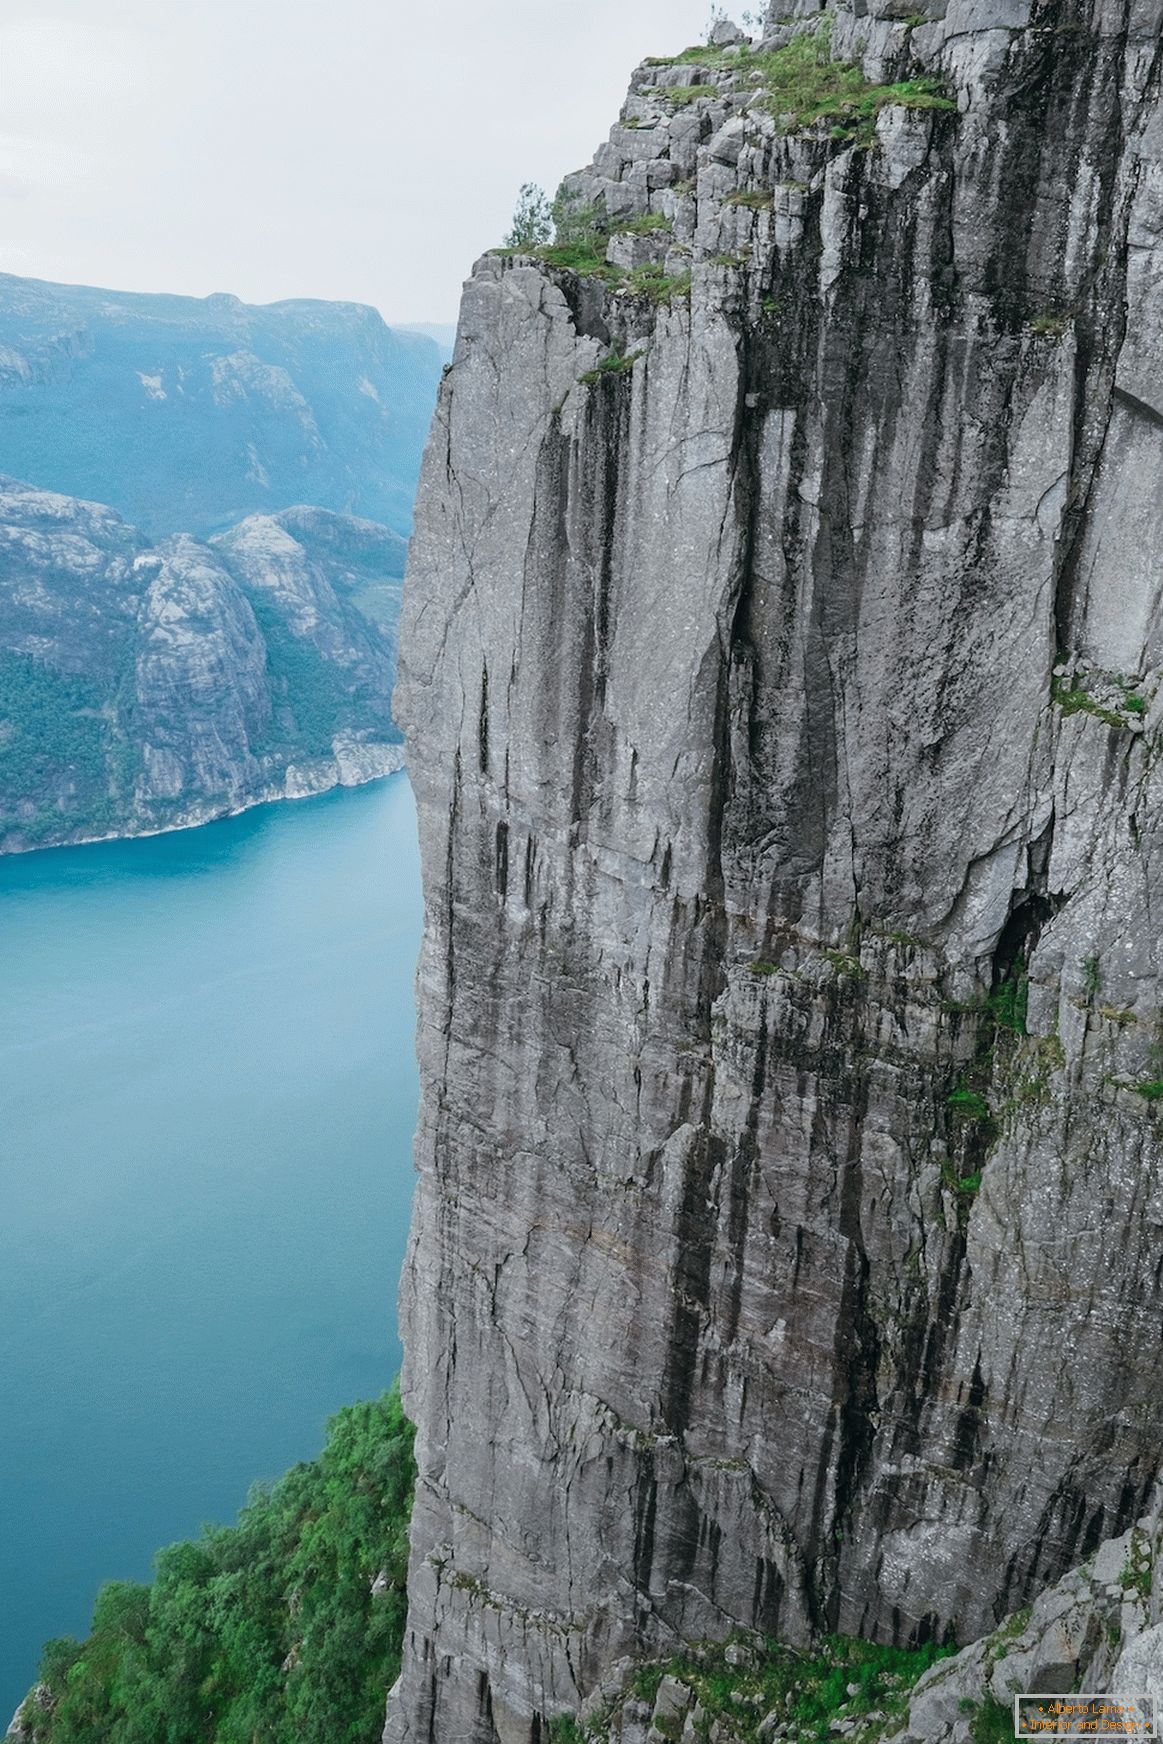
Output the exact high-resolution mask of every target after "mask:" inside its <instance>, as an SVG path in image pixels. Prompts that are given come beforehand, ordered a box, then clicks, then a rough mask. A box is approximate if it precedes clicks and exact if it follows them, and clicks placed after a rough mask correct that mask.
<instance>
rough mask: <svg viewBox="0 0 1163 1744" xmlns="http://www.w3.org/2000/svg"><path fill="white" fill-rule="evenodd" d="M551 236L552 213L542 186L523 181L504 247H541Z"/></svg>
mask: <svg viewBox="0 0 1163 1744" xmlns="http://www.w3.org/2000/svg"><path fill="white" fill-rule="evenodd" d="M552 236H553V214H552V211H551V209H550V205H549V201H548V200H547V199H546V197H545V190H544V188H539V187H538V186H537V183H536V182H524V183H523V184H522V186H521V191H520V193H519V194H518V195H517V207H516V210H515V211H514V213H513V228H512V229H511V230H510V232H509V234H508V236H506V238H505V247H506V248H519V249H530V248H543V247H544V246H545V244H546V243H547V242H549V241H550V240H551V238H552Z"/></svg>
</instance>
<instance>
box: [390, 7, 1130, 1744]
mask: <svg viewBox="0 0 1163 1744" xmlns="http://www.w3.org/2000/svg"><path fill="white" fill-rule="evenodd" d="M910 8H911V10H910V15H909V16H908V17H900V18H898V17H897V16H896V14H897V13H898V12H901V13H903V12H904V10H905V8H904V6H903V5H902V6H896V5H894V4H893V0H873V3H872V4H871V5H869V6H867V7H862V8H861V10H860V14H859V15H857V14H855V13H853V12H851V11H847V10H844V9H840V10H837V11H836V12H835V13H834V14H833V15H832V22H831V24H830V25H829V26H827V27H826V28H827V29H829V30H830V33H831V34H830V52H831V54H832V56H833V57H835V58H836V59H838V60H840V61H845V62H847V61H853V62H859V63H860V65H861V67H862V72H861V74H860V75H853V81H852V83H851V87H850V88H851V89H852V90H853V91H857V90H859V91H860V92H861V93H863V99H864V104H863V108H862V109H861V111H860V114H859V117H857V116H856V113H855V111H851V112H849V111H845V112H842V113H841V114H840V117H839V119H838V120H837V118H836V116H835V115H833V116H831V117H829V116H825V117H824V119H822V120H815V121H813V120H811V118H810V117H807V116H806V115H805V114H804V113H803V112H802V111H801V112H800V113H799V114H797V115H796V116H795V118H794V119H793V120H789V117H788V115H787V114H781V113H780V112H779V104H778V102H773V100H772V98H771V95H770V90H769V88H768V86H767V85H765V79H768V78H769V76H770V71H771V68H772V66H773V65H774V64H775V63H773V62H772V61H770V60H764V59H763V57H762V56H756V55H755V54H753V53H752V52H750V51H747V50H739V49H737V48H731V47H727V48H726V49H725V50H724V51H723V52H721V53H719V54H712V55H706V56H703V57H701V58H698V59H692V60H685V61H679V62H677V63H675V64H661V65H650V64H648V65H646V66H644V67H643V68H640V69H639V71H638V72H637V73H636V75H635V78H634V82H633V85H632V88H631V92H630V96H629V97H628V99H627V103H626V106H625V109H624V111H623V116H622V119H621V121H620V122H619V124H618V126H617V127H615V129H614V130H613V132H612V133H611V136H610V140H609V143H608V144H607V145H605V146H603V147H602V149H601V151H600V152H599V153H598V155H597V158H596V159H595V162H594V164H593V165H592V166H591V168H590V169H589V170H587V171H585V172H583V173H582V174H581V175H579V176H576V177H573V178H571V180H570V183H569V184H568V192H569V194H570V196H571V197H572V198H573V200H574V201H575V202H576V203H577V204H578V206H579V207H586V206H593V207H595V208H596V209H597V212H598V214H599V215H600V217H601V222H602V223H603V224H604V226H605V227H606V228H607V229H608V230H612V231H613V232H614V234H613V235H612V237H611V239H610V241H609V244H608V250H607V252H606V264H605V265H604V266H602V267H601V268H600V269H598V270H596V271H594V270H589V269H584V270H582V271H580V272H579V271H571V270H569V269H568V268H567V267H565V266H564V265H562V264H561V260H562V257H561V256H560V255H559V256H557V257H554V256H553V255H552V253H550V254H549V256H548V258H540V259H537V258H533V257H529V256H517V257H510V258H504V257H500V256H491V257H486V258H485V259H483V260H482V261H480V262H479V263H478V264H477V267H476V269H475V271H474V274H473V277H472V279H471V280H470V281H469V283H468V285H467V287H466V290H465V297H464V303H463V307H462V313H461V321H460V329H459V335H458V340H457V346H456V353H455V359H454V363H453V366H452V369H451V371H450V373H449V374H448V376H447V377H446V380H445V382H444V386H443V389H442V392H441V397H440V403H439V408H438V412H437V418H436V423H435V426H434V430H433V434H432V437H431V439H430V443H429V448H428V453H427V459H426V462H425V467H424V473H423V479H422V484H421V493H420V500H419V505H418V512H417V531H416V536H415V540H414V544H413V549H412V555H411V559H410V569H409V581H408V586H407V589H406V598H405V609H404V627H403V645H402V656H401V658H402V665H401V680H400V685H399V688H398V691H397V698H396V708H397V715H398V718H399V720H400V722H401V724H402V725H403V726H404V728H405V730H406V733H407V736H408V740H409V747H410V750H409V755H410V766H411V770H412V778H413V782H414V785H415V788H416V793H417V797H418V801H419V807H420V820H421V831H422V846H423V856H424V881H425V894H426V934H425V944H424V951H423V959H422V964H421V970H420V978H419V989H420V1055H421V1067H422V1078H423V1106H422V1113H421V1123H420V1130H419V1136H418V1144H417V1156H418V1162H419V1169H420V1183H419V1191H418V1198H417V1204H416V1211H415V1222H414V1230H413V1238H412V1244H411V1251H410V1258H409V1262H408V1267H407V1272H406V1276H405V1282H404V1290H403V1311H404V1327H405V1338H406V1349H407V1358H406V1367H405V1376H404V1384H405V1399H406V1404H407V1407H408V1410H409V1412H410V1414H411V1415H412V1416H413V1417H414V1418H415V1420H416V1422H417V1424H418V1430H419V1435H418V1443H417V1453H418V1459H419V1469H420V1481H419V1486H418V1492H417V1502H416V1509H415V1516H414V1525H413V1552H412V1571H411V1586H410V1593H411V1612H410V1622H409V1638H408V1644H407V1654H406V1664H405V1671H404V1676H403V1679H402V1681H401V1684H400V1686H399V1687H398V1689H397V1691H396V1692H395V1693H394V1696H393V1699H392V1702H391V1704H390V1706H389V1719H388V1729H387V1733H386V1736H387V1738H388V1739H390V1740H395V1741H398V1744H404V1741H407V1744H419V1741H420V1740H424V1741H426V1744H451V1741H452V1740H457V1741H458V1744H494V1741H496V1740H502V1741H503V1744H534V1741H539V1740H544V1739H545V1737H546V1729H547V1723H548V1719H549V1717H551V1716H552V1715H554V1714H556V1713H559V1712H566V1711H575V1710H576V1709H577V1708H578V1706H579V1704H580V1703H581V1701H582V1700H583V1699H584V1698H585V1697H586V1696H587V1694H589V1693H590V1692H591V1691H592V1690H593V1689H594V1688H595V1687H596V1686H597V1685H598V1684H599V1683H600V1681H601V1680H602V1678H603V1677H605V1676H606V1675H607V1674H608V1673H609V1672H610V1670H611V1668H612V1667H613V1666H615V1665H616V1664H617V1663H618V1662H619V1661H621V1660H623V1659H625V1658H627V1657H630V1656H634V1655H637V1654H642V1653H645V1652H665V1651H667V1650H668V1649H669V1648H671V1647H672V1646H673V1645H674V1644H675V1643H676V1642H678V1641H681V1640H683V1639H689V1638H698V1637H705V1636H712V1637H714V1636H718V1637H722V1636H723V1635H724V1634H725V1633H726V1632H727V1631H728V1630H729V1629H730V1628H731V1627H732V1626H733V1625H737V1624H738V1625H743V1626H746V1627H754V1628H756V1629H760V1630H762V1631H764V1632H766V1633H767V1634H770V1635H775V1636H779V1637H781V1638H783V1639H785V1640H788V1641H791V1642H796V1641H803V1640H805V1639H807V1638H808V1637H809V1636H810V1635H811V1634H812V1633H813V1632H814V1631H816V1630H818V1629H822V1628H826V1629H840V1630H843V1631H848V1632H853V1633H863V1634H867V1635H872V1636H874V1637H876V1638H878V1639H881V1640H886V1641H888V1640H895V1641H900V1642H908V1641H915V1640H920V1639H923V1638H925V1637H927V1636H932V1635H934V1634H936V1635H945V1634H947V1633H951V1632H952V1633H955V1634H956V1636H957V1638H958V1639H961V1640H969V1639H971V1638H973V1637H974V1636H975V1635H979V1634H982V1633H983V1632H985V1631H986V1630H988V1629H989V1628H990V1627H992V1625H993V1624H994V1623H995V1622H996V1621H997V1620H998V1619H999V1618H1000V1617H1001V1616H1002V1615H1004V1614H1005V1612H1007V1611H1008V1610H1011V1609H1012V1608H1014V1607H1015V1606H1017V1605H1019V1604H1022V1603H1024V1602H1025V1601H1026V1600H1028V1599H1029V1598H1031V1597H1032V1596H1033V1595H1034V1593H1035V1592H1037V1591H1038V1590H1039V1589H1040V1588H1042V1587H1044V1586H1045V1585H1047V1584H1048V1583H1049V1582H1051V1581H1054V1580H1056V1579H1057V1578H1058V1577H1059V1576H1061V1575H1062V1573H1063V1571H1064V1570H1066V1569H1067V1568H1069V1567H1070V1566H1071V1565H1072V1564H1074V1563H1077V1562H1079V1561H1080V1560H1081V1559H1082V1558H1083V1557H1085V1556H1086V1555H1088V1554H1089V1552H1090V1551H1092V1550H1093V1549H1094V1548H1095V1546H1097V1545H1098V1544H1099V1542H1100V1541H1101V1540H1103V1539H1106V1538H1110V1537H1112V1536H1114V1535H1115V1534H1117V1533H1120V1532H1123V1531H1124V1530H1125V1529H1126V1528H1127V1527H1128V1526H1129V1525H1130V1523H1131V1522H1132V1521H1133V1520H1134V1519H1135V1518H1136V1516H1137V1515H1139V1514H1140V1513H1141V1511H1142V1509H1143V1507H1144V1505H1145V1502H1146V1498H1147V1496H1148V1493H1149V1491H1150V1488H1151V1485H1152V1483H1153V1481H1154V1479H1155V1477H1156V1474H1157V1471H1158V1468H1159V1465H1160V1449H1161V1448H1163V1393H1161V1392H1160V1389H1159V1388H1158V1386H1157V1384H1156V1374H1157V1364H1158V1360H1159V1339H1160V1323H1161V1311H1163V1147H1161V1145H1160V1131H1159V1124H1158V1119H1159V1116H1158V1110H1159V1108H1160V1107H1163V1103H1161V1102H1159V1101H1157V1100H1156V1099H1155V1097H1156V1093H1157V1092H1161V1091H1163V1084H1161V1083H1160V1080H1163V1064H1161V1063H1160V1052H1159V1048H1160V1043H1161V1040H1163V1031H1161V1029H1160V996H1159V985H1158V973H1159V961H1158V912H1159V905H1160V902H1161V901H1163V858H1161V855H1163V824H1161V818H1163V813H1161V809H1160V798H1161V797H1163V787H1161V783H1163V774H1161V770H1160V764H1159V760H1158V755H1157V750H1156V746H1157V742H1158V741H1157V733H1158V729H1159V727H1160V725H1163V692H1161V691H1160V687H1159V678H1160V673H1161V671H1163V605H1161V600H1160V593H1161V588H1163V580H1161V574H1160V569H1159V563H1158V557H1157V552H1158V550H1159V547H1160V532H1161V530H1163V529H1161V528H1160V526H1159V522H1160V518H1161V516H1163V510H1161V508H1160V504H1161V502H1163V496H1161V494H1160V489H1159V486H1160V481H1161V479H1163V345H1161V340H1163V289H1161V288H1160V285H1161V272H1163V110H1161V108H1160V103H1159V74H1160V27H1161V22H1163V5H1161V4H1160V0H1044V3H1035V4H1034V5H1033V6H1032V8H1031V5H1030V4H1028V3H1027V0H949V5H948V7H947V10H944V12H943V14H942V12H941V8H940V7H939V6H938V5H936V4H932V3H930V4H929V5H928V6H927V7H924V8H921V7H913V5H912V0H910ZM778 11H779V12H780V14H781V16H782V14H783V11H784V8H783V6H782V5H781V6H780V7H779V8H778ZM819 28H820V26H819V24H818V22H816V21H815V20H808V21H801V22H800V23H799V24H796V23H786V22H784V23H779V24H777V23H776V22H775V19H774V18H773V20H772V22H771V23H770V24H769V27H768V38H767V40H766V42H765V44H764V49H765V51H766V52H767V53H768V54H774V53H775V52H776V51H778V50H779V49H780V48H781V47H783V46H786V44H787V43H788V42H789V41H792V40H793V39H794V38H795V37H796V35H797V33H803V32H805V31H808V30H810V31H813V32H815V31H818V30H819ZM821 40H822V39H821ZM905 81H911V83H909V84H907V85H905V84H904V83H903V82H905ZM928 81H933V82H931V83H930V82H928ZM890 86H891V87H894V89H895V99H894V100H892V101H889V100H888V98H887V97H885V91H886V88H887V87H890ZM942 92H947V93H950V94H951V95H952V97H953V98H954V99H955V105H956V106H955V108H950V107H946V106H944V104H943V103H942V102H941V100H940V97H939V95H936V94H937V93H942ZM676 93H677V94H676ZM926 105H927V106H926ZM934 105H936V106H934ZM789 108H792V109H794V108H795V105H794V104H793V103H791V102H790V100H789ZM591 216H592V215H591ZM602 246H603V249H605V248H606V244H605V243H604V242H603V245H602ZM688 274H689V283H688V278H687V275H688Z"/></svg>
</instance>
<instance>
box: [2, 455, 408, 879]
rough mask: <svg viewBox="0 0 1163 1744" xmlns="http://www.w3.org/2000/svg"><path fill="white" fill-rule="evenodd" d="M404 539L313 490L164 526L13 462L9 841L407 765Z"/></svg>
mask: <svg viewBox="0 0 1163 1744" xmlns="http://www.w3.org/2000/svg"><path fill="white" fill-rule="evenodd" d="M404 550H405V546H404V541H403V540H402V539H400V538H399V537H398V535H396V534H394V533H392V532H391V531H390V530H388V529H386V528H383V527H379V526H377V525H376V524H375V523H374V522H370V521H363V520H356V519H353V518H350V517H346V516H341V515H336V514H334V513H331V512H330V511H328V510H322V509H316V508H312V507H304V506H298V507H294V508H291V509H289V510H285V511H281V512H279V513H278V514H274V515H252V516H249V517H248V518H247V519H245V520H244V521H242V522H241V523H239V524H238V525H237V526H235V527H233V528H231V529H229V530H228V531H227V532H225V533H224V534H222V535H220V536H219V537H217V538H215V539H214V540H212V541H210V542H205V541H200V540H197V539H194V538H192V537H191V536H190V535H189V534H186V533H181V534H176V535H172V536H170V537H168V538H165V539H162V540H161V541H159V542H157V543H156V544H154V543H151V542H150V541H149V540H148V539H147V538H146V537H145V536H144V535H143V534H142V533H141V532H140V531H139V530H138V529H137V528H135V527H133V526H131V525H129V524H128V523H127V522H126V521H124V520H123V519H122V518H121V516H120V515H118V514H116V513H115V512H114V511H113V510H112V509H110V508H107V507H106V506H105V505H103V504H100V503H92V502H84V501H81V500H79V499H77V498H74V497H68V496H63V495H61V494H59V493H56V492H51V491H44V490H39V489H37V488H35V487H33V486H30V485H27V484H23V483H21V482H19V481H17V480H15V479H8V478H3V477H0V852H4V851H11V850H18V849H21V848H32V847H42V846H47V845H49V844H52V843H61V842H71V841H83V840H88V839H91V838H94V837H101V836H106V835H134V834H141V833H146V832H149V831H153V830H161V829H169V828H175V827H179V826H182V825H187V824H195V823H202V822H205V821H206V820H208V819H210V818H213V817H218V816H222V815H223V814H226V813H230V812H235V811H239V810H241V809H243V808H244V807H246V806H249V805H254V804H256V803H258V802H260V801H262V800H267V799H278V798H285V797H290V798H296V797H301V796H302V795H305V794H309V793H315V792H320V791H322V790H323V789H325V788H328V787H333V786H335V785H337V784H343V785H353V784H355V783H358V782H361V781H367V780H370V779H372V778H374V777H375V776H377V775H384V774H387V773H389V772H390V771H391V770H393V769H398V768H399V767H400V766H401V764H402V755H401V751H400V746H399V738H400V735H399V733H398V731H397V729H396V727H395V726H394V724H393V721H392V716H391V691H392V681H393V677H394V670H395V620H396V617H397V615H398V610H399V594H400V580H401V576H402V573H403V555H404Z"/></svg>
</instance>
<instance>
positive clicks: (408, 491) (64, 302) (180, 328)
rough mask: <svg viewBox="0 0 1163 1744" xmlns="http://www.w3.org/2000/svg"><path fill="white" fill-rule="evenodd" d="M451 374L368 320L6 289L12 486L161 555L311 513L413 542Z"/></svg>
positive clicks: (3, 374)
mask: <svg viewBox="0 0 1163 1744" xmlns="http://www.w3.org/2000/svg"><path fill="white" fill-rule="evenodd" d="M442 361H443V354H442V351H441V349H440V347H438V345H437V344H436V343H435V341H434V340H432V339H429V338H427V337H426V336H424V335H423V334H421V333H419V332H405V331H395V330H393V329H391V328H389V327H387V326H386V325H385V323H384V321H383V320H382V319H381V317H380V316H379V315H378V314H377V313H376V311H375V310H374V309H370V308H367V307H364V306H363V305H361V304H357V303H325V302H312V301H298V302H284V303H271V304H269V305H267V306H265V307H252V306H250V305H248V304H245V303H242V302H240V301H239V300H238V298H237V297H232V296H228V295H224V294H219V295H216V296H212V297H206V298H201V299H200V298H196V297H178V296H166V295H152V294H143V293H131V292H122V291H106V290H97V289H92V288H90V287H87V286H76V285H54V284H46V283H42V282H41V281H39V280H36V279H22V278H14V277H12V276H11V275H7V274H0V471H3V472H4V473H6V474H8V475H10V476H12V477H19V478H25V479H30V480H33V481H35V483H36V484H38V485H40V486H42V487H44V488H46V489H51V490H56V491H60V492H63V493H65V494H67V495H70V496H76V497H81V498H86V499H89V498H91V499H93V500H95V501H98V502H103V503H108V504H109V505H110V506H111V507H112V508H114V509H116V510H117V511H118V513H120V514H122V515H124V516H125V517H126V518H127V519H128V520H130V521H132V522H134V523H135V525H137V526H139V527H141V528H142V530H143V531H144V532H146V533H148V534H149V535H150V536H151V537H153V538H158V537H161V536H164V535H165V534H168V533H194V534H196V535H199V536H205V535H206V534H209V533H214V532H217V531H219V530H221V529H222V528H224V527H227V526H230V525H231V524H232V523H234V522H236V521H239V520H241V519H242V518H243V517H245V516H246V515H249V514H254V513H256V512H260V513H269V512H272V511H277V510H280V509H285V508H288V507H289V506H291V505H292V504H295V503H304V502H309V503H314V504H318V505H319V506H321V507H322V508H326V509H331V510H334V511H336V512H339V513H343V514H354V515H360V516H365V517H367V518H369V519H371V520H375V521H381V522H383V523H385V524H386V525H387V526H389V527H391V528H393V529H394V530H395V531H396V532H398V533H407V532H408V530H409V527H410V524H411V506H412V494H413V491H414V489H415V484H416V476H417V471H418V468H419V461H420V454H421V451H422V448H423V444H424V438H425V434H426V432H427V428H428V422H429V418H430V416H431V411H432V404H433V400H434V397H435V392H436V384H437V382H438V380H439V377H440V371H441V365H442Z"/></svg>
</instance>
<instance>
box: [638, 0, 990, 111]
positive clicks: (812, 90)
mask: <svg viewBox="0 0 1163 1744" xmlns="http://www.w3.org/2000/svg"><path fill="white" fill-rule="evenodd" d="M648 64H651V63H648ZM652 64H654V65H660V66H661V65H671V66H681V65H689V64H694V65H699V66H706V67H709V68H713V69H715V70H718V71H729V72H730V74H731V82H730V85H729V86H723V85H719V86H709V85H679V86H675V87H671V88H670V89H662V90H661V91H660V92H659V95H660V96H661V97H662V98H663V99H664V100H666V101H668V102H670V103H671V104H672V105H681V104H683V103H690V102H693V101H694V100H695V98H697V97H699V96H710V95H711V94H712V93H713V92H714V91H715V90H716V89H718V90H721V91H725V90H728V89H737V88H739V87H742V88H743V89H745V90H747V89H750V90H757V91H760V92H762V94H763V97H764V100H765V103H766V106H767V108H768V109H769V110H770V111H771V113H772V114H773V115H775V116H777V117H778V118H779V119H780V120H781V122H782V124H783V126H784V128H785V130H786V131H788V132H794V131H796V130H798V129H799V128H802V127H809V126H811V124H812V123H813V122H815V121H826V120H831V121H833V122H834V123H835V127H834V129H833V131H834V132H837V133H846V132H847V131H848V130H849V129H851V128H856V129H858V130H860V131H861V132H862V133H863V134H870V132H871V127H872V123H873V122H875V119H876V117H877V115H878V114H879V113H880V111H881V110H882V109H886V108H888V107H889V105H890V104H894V103H895V104H902V105H903V106H904V107H905V108H907V109H956V107H957V104H956V101H955V100H954V99H953V98H952V97H951V96H950V95H949V93H948V91H947V90H946V89H945V87H944V86H943V85H942V84H941V82H940V80H938V79H932V78H927V77H918V78H913V79H901V80H899V81H898V82H897V83H896V84H892V85H874V84H873V83H872V82H871V80H869V79H866V78H865V76H864V73H863V71H862V69H861V68H860V67H859V66H858V65H857V64H856V62H854V61H840V60H834V59H833V58H832V15H831V13H825V14H824V15H823V17H822V18H821V19H820V21H819V23H818V24H816V25H815V26H814V27H813V28H812V29H809V30H803V31H801V32H800V33H799V34H798V35H797V36H794V37H793V38H792V40H791V41H790V42H787V43H785V44H784V45H783V47H782V48H777V49H768V50H767V51H766V52H764V51H762V50H759V49H743V50H742V51H741V52H739V53H737V54H733V55H727V54H725V53H724V51H723V50H722V49H713V48H694V49H686V50H684V52H683V53H682V54H681V55H677V56H675V58H674V59H673V60H672V61H669V62H667V61H656V62H654V63H652Z"/></svg>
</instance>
